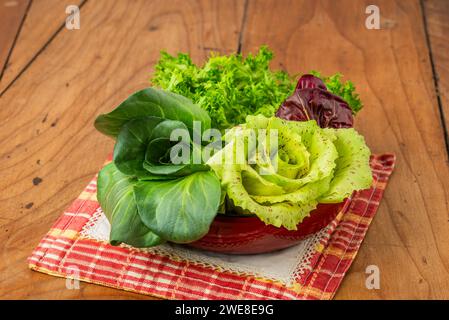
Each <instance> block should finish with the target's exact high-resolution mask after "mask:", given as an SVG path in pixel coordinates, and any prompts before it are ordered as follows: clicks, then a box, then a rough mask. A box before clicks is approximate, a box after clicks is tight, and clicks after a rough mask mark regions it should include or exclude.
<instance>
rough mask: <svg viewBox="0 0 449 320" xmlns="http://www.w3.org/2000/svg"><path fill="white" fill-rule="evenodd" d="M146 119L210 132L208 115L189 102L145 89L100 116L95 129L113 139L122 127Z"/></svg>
mask: <svg viewBox="0 0 449 320" xmlns="http://www.w3.org/2000/svg"><path fill="white" fill-rule="evenodd" d="M146 116H152V117H159V118H162V119H169V120H178V121H181V122H183V123H184V124H185V125H186V126H187V127H188V128H189V130H193V121H199V122H200V123H201V128H202V130H203V131H204V130H207V129H209V128H210V123H211V122H210V118H209V115H208V114H207V112H206V111H204V110H202V109H201V108H200V107H198V106H197V105H195V104H194V103H193V102H192V100H190V99H187V98H186V97H183V96H182V95H179V94H175V93H172V92H169V91H164V90H160V89H156V88H145V89H143V90H140V91H137V92H135V93H133V94H132V95H131V96H129V97H128V98H127V99H126V100H125V101H123V102H122V103H121V104H120V105H119V106H118V107H117V108H115V109H114V110H113V111H111V112H109V113H107V114H102V115H99V116H98V117H97V119H96V120H95V128H96V129H97V130H98V131H100V132H101V133H103V134H105V135H108V136H111V137H113V138H115V137H117V135H118V134H119V132H120V129H121V128H122V127H123V125H125V123H127V122H128V121H130V120H133V119H137V118H142V117H146Z"/></svg>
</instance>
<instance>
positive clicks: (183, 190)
mask: <svg viewBox="0 0 449 320" xmlns="http://www.w3.org/2000/svg"><path fill="white" fill-rule="evenodd" d="M134 193H135V199H136V202H137V207H138V209H139V214H140V217H141V219H142V221H143V223H144V224H145V225H146V226H147V227H148V228H150V229H151V230H152V231H154V232H155V233H157V234H159V235H160V236H161V237H162V238H164V239H167V240H169V241H172V242H175V243H188V242H192V241H195V240H198V239H200V238H201V237H203V236H204V235H205V234H206V233H207V232H208V230H209V227H210V224H211V223H212V220H213V219H214V218H215V216H216V214H217V210H218V207H219V205H220V196H221V188H220V181H219V180H218V178H217V176H216V175H215V174H214V173H213V172H211V171H208V172H203V171H202V172H196V173H193V174H191V175H189V176H186V177H183V178H180V179H176V180H170V181H141V182H138V183H136V184H135V186H134Z"/></svg>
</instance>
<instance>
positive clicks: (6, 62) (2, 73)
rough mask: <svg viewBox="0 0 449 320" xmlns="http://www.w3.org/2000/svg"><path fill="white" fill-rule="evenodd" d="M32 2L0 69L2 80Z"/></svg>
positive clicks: (0, 78) (31, 0) (29, 3)
mask: <svg viewBox="0 0 449 320" xmlns="http://www.w3.org/2000/svg"><path fill="white" fill-rule="evenodd" d="M32 3H33V0H30V2H28V5H27V7H26V9H25V13H24V15H23V17H22V20H21V21H20V24H19V28H18V29H17V32H16V35H15V37H14V40H13V41H12V44H11V48H9V51H8V55H7V56H6V60H5V63H4V64H3V67H2V70H1V71H0V81H1V80H2V78H3V75H4V73H5V71H6V69H7V66H8V63H9V59H10V58H11V55H12V52H13V50H14V47H15V46H16V42H17V39H18V38H19V35H20V32H21V31H22V27H23V24H24V23H25V20H26V17H27V15H28V11H29V10H30V7H31V4H32ZM0 96H1V95H0Z"/></svg>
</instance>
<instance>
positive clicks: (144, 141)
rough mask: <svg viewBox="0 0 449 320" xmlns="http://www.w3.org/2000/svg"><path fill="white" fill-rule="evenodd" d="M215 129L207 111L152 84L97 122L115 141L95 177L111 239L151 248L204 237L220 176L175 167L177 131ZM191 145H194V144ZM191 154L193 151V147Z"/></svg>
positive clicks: (194, 167)
mask: <svg viewBox="0 0 449 320" xmlns="http://www.w3.org/2000/svg"><path fill="white" fill-rule="evenodd" d="M193 121H198V122H199V123H201V124H202V128H203V129H204V130H205V129H208V128H209V127H210V118H209V116H208V115H207V113H206V112H205V111H204V110H202V109H200V108H199V107H198V106H196V105H195V104H193V103H192V102H191V101H190V100H189V99H187V98H185V97H183V96H180V95H177V94H174V93H171V92H166V91H162V90H158V89H154V88H147V89H144V90H141V91H139V92H137V93H135V94H133V95H132V96H130V97H129V98H128V99H127V100H125V101H124V102H123V103H122V104H120V105H119V106H118V107H117V108H116V109H115V110H113V111H112V112H110V113H108V114H105V115H100V116H99V117H98V118H97V120H96V121H95V127H96V128H97V129H98V130H99V131H100V132H102V133H104V134H107V135H109V136H112V137H114V138H115V139H116V144H115V148H114V161H113V163H111V164H109V165H107V166H106V167H105V168H103V169H102V170H101V171H100V173H99V176H98V193H97V198H98V201H99V202H100V204H101V207H102V208H103V211H104V212H105V214H106V216H107V217H108V219H109V221H110V222H111V239H110V240H111V243H113V244H118V243H121V242H125V243H127V244H130V245H133V246H136V247H149V246H153V245H156V244H159V243H161V242H163V241H164V240H169V241H172V242H177V243H185V242H191V241H194V240H196V239H199V238H201V237H202V236H204V235H205V234H206V233H207V231H208V230H209V226H210V224H211V222H212V220H213V219H214V217H215V215H216V213H217V209H218V206H219V204H220V197H221V189H220V181H219V180H218V178H217V176H216V175H215V174H214V173H213V172H212V171H210V168H209V166H207V165H206V164H190V163H184V164H182V163H181V164H174V163H172V162H171V160H170V157H169V156H168V155H170V152H171V151H173V148H174V147H175V145H176V142H175V141H171V140H170V135H171V133H172V131H173V130H175V129H187V130H189V131H192V130H193ZM188 144H189V145H188V148H189V149H190V150H192V151H193V150H194V149H195V148H198V147H199V146H195V144H194V143H193V142H192V141H188ZM192 153H193V152H192Z"/></svg>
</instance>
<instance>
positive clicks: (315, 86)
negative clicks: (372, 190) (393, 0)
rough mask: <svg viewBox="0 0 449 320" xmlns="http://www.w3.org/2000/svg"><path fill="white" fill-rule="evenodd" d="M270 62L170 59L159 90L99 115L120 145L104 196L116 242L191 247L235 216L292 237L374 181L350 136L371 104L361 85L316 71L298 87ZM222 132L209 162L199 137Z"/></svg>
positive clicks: (357, 138) (163, 65) (102, 185)
mask: <svg viewBox="0 0 449 320" xmlns="http://www.w3.org/2000/svg"><path fill="white" fill-rule="evenodd" d="M272 57H273V55H272V53H271V52H270V51H269V50H268V48H267V47H262V48H261V49H260V51H259V52H258V54H256V55H254V56H253V55H248V56H247V57H246V58H243V57H242V56H241V55H239V54H237V55H229V56H217V55H214V56H212V57H211V58H210V59H209V60H208V61H207V62H206V63H205V64H204V66H202V67H198V66H196V65H195V64H193V62H192V61H191V59H190V57H189V56H188V55H187V54H178V55H177V56H171V55H169V54H168V53H162V57H161V59H160V61H159V62H158V64H157V65H156V73H155V75H154V77H153V78H152V83H153V84H154V85H157V86H159V87H161V88H162V89H157V88H146V89H143V90H140V91H138V92H136V93H134V94H132V95H131V96H130V97H128V98H127V99H126V100H125V101H124V102H122V103H121V104H120V105H119V106H118V107H117V108H116V109H115V110H113V111H111V112H109V113H108V114H103V115H100V116H98V117H97V119H96V121H95V127H96V128H97V130H99V131H100V132H102V133H103V134H105V135H108V136H110V137H112V138H113V139H115V140H116V143H115V147H114V154H113V162H112V163H110V164H108V165H106V166H105V167H104V168H103V169H102V170H101V171H100V173H99V175H98V191H97V198H98V201H99V202H100V205H101V207H102V209H103V211H104V213H105V214H106V216H107V218H108V220H109V221H110V223H111V234H110V242H111V243H112V244H113V245H118V244H120V243H126V244H129V245H132V246H135V247H150V246H154V245H158V244H160V243H163V242H164V241H170V242H175V243H189V242H193V241H195V240H198V239H200V238H202V237H203V236H204V235H205V234H206V233H207V232H208V230H209V227H210V225H211V223H212V221H213V219H214V218H215V216H216V215H217V212H220V213H224V214H226V213H228V212H229V211H232V212H234V213H237V214H242V215H245V214H256V215H257V216H258V217H259V218H260V219H261V220H262V221H264V222H265V223H266V224H272V225H274V226H277V227H285V228H287V229H289V230H294V229H296V227H297V225H298V223H300V222H301V221H302V220H303V219H304V218H305V217H307V216H308V215H309V213H310V211H312V210H313V209H314V208H315V207H316V206H317V205H318V204H319V203H340V202H342V201H343V200H344V199H345V198H347V197H348V196H349V195H350V194H351V193H352V192H353V191H354V190H361V189H365V188H367V187H369V186H370V185H371V182H372V176H371V170H370V167H369V157H370V151H369V149H368V147H367V146H366V145H365V141H364V139H363V137H362V136H361V135H359V134H358V133H357V132H356V131H355V130H354V129H353V128H352V126H353V117H354V115H355V114H356V113H357V112H358V111H359V110H360V109H361V108H362V104H361V102H360V99H359V98H358V95H357V94H356V93H355V88H354V86H353V84H352V83H351V82H346V83H342V82H341V75H339V74H336V75H334V76H330V77H322V76H321V75H320V74H318V73H316V72H313V74H308V75H304V76H303V77H301V78H300V79H299V81H298V83H297V84H296V87H295V83H294V80H293V79H292V77H290V76H289V75H288V74H287V73H286V72H283V71H276V72H273V71H271V70H270V68H269V62H270V61H271V59H272ZM276 110H277V111H276ZM275 114H276V117H274V115H275ZM214 128H215V129H219V131H218V133H219V134H220V132H221V133H222V132H223V131H224V129H230V130H226V134H225V136H224V137H223V138H222V139H221V138H220V137H219V138H216V137H215V139H214V138H213V136H209V138H211V139H209V140H208V142H212V143H211V144H213V145H214V148H216V147H217V143H218V145H219V148H218V149H214V148H212V157H210V158H208V157H206V158H205V157H204V151H205V150H208V151H210V150H211V149H207V148H208V147H209V146H206V147H205V146H204V144H205V143H204V141H201V140H202V139H204V137H205V136H206V137H207V136H208V133H209V131H210V129H214ZM212 131H213V130H212ZM182 132H184V133H185V132H187V136H186V135H184V134H181V133H182ZM174 133H175V134H174ZM177 133H179V134H177ZM206 139H207V138H206ZM221 147H223V148H221ZM180 154H182V155H183V156H184V157H181V156H180ZM186 154H187V158H186V157H185V155H186ZM198 159H199V161H198Z"/></svg>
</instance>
